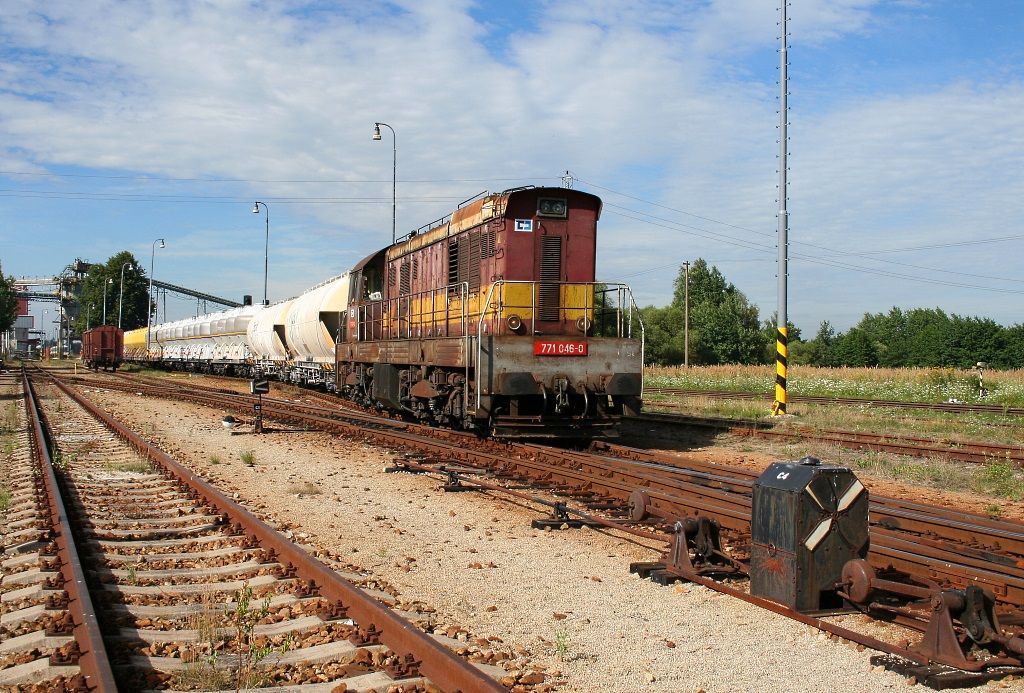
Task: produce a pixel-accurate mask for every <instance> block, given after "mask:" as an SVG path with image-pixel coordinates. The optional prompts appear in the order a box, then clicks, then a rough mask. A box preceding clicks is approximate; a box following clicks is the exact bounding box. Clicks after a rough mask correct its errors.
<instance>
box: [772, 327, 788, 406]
mask: <svg viewBox="0 0 1024 693" xmlns="http://www.w3.org/2000/svg"><path fill="white" fill-rule="evenodd" d="M788 356H789V327H788V326H787V327H779V328H778V329H777V333H776V335H775V404H774V406H772V415H773V416H782V415H784V414H785V413H786V358H787V357H788Z"/></svg>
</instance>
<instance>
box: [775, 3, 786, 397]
mask: <svg viewBox="0 0 1024 693" xmlns="http://www.w3.org/2000/svg"><path fill="white" fill-rule="evenodd" d="M787 3H788V0H782V22H781V26H782V37H781V38H782V42H781V46H780V48H779V266H778V273H779V321H778V326H777V334H776V335H775V404H774V405H773V406H772V415H773V416H783V415H785V413H786V375H787V372H786V371H787V366H788V364H787V358H788V356H789V315H788V311H787V305H786V299H787V290H788V287H787V284H786V280H787V274H788V272H789V210H788V209H787V207H786V202H787V200H786V198H787V196H788V193H789V187H788V186H789V183H788V181H787V177H786V173H787V171H786V167H787V165H788V164H787V161H786V156H787V154H788V145H789V143H788V140H787V138H788V133H787V125H788V122H787V121H788V120H789V101H788V99H787V96H788V94H787V89H788V87H789V71H788V68H789V53H788V50H787V48H788V46H787V44H788V36H787V33H788V31H789V17H788V12H787V9H788V7H787Z"/></svg>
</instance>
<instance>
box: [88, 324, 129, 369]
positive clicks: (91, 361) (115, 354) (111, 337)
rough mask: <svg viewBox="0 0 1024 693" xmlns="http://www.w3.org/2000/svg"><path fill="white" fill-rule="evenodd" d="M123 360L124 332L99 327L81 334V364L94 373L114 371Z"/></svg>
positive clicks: (114, 328)
mask: <svg viewBox="0 0 1024 693" xmlns="http://www.w3.org/2000/svg"><path fill="white" fill-rule="evenodd" d="M123 359H124V330H122V329H120V328H117V327H114V326H113V325H101V326H100V327H94V328H92V329H91V330H86V331H85V332H84V333H83V334H82V362H83V363H85V365H86V366H88V367H89V368H91V369H93V370H94V371H96V370H99V369H100V368H102V369H103V370H112V371H116V370H117V367H118V366H120V365H121V361H122V360H123Z"/></svg>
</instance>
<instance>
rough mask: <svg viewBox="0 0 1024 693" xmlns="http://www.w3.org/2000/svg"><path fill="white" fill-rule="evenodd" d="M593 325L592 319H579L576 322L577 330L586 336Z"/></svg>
mask: <svg viewBox="0 0 1024 693" xmlns="http://www.w3.org/2000/svg"><path fill="white" fill-rule="evenodd" d="M591 324H592V323H591V322H590V318H579V319H577V320H576V329H577V330H579V331H580V332H582V333H583V334H586V333H587V332H589V331H590V326H591Z"/></svg>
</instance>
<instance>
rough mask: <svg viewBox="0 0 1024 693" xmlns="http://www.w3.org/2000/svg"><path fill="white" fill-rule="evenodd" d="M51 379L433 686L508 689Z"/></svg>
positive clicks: (467, 692) (464, 689) (496, 691)
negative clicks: (415, 665) (406, 659)
mask: <svg viewBox="0 0 1024 693" xmlns="http://www.w3.org/2000/svg"><path fill="white" fill-rule="evenodd" d="M52 380H53V382H54V384H55V385H56V386H57V387H58V388H60V389H61V391H62V392H64V393H65V394H67V395H68V396H69V397H71V398H72V399H73V400H75V401H76V402H77V403H78V404H79V405H81V406H82V407H84V408H85V409H86V410H87V411H89V412H90V413H91V414H92V415H93V416H95V417H96V418H97V419H99V420H100V421H102V422H103V424H104V425H106V426H107V427H108V428H109V429H110V430H111V431H113V432H114V433H115V434H116V435H118V436H119V437H121V438H122V439H123V440H125V441H126V442H127V443H129V444H130V445H131V446H132V447H134V448H135V449H137V450H139V451H140V452H141V453H143V454H145V455H146V456H147V457H148V458H149V459H150V460H152V461H154V462H156V463H157V464H159V465H160V466H161V467H163V468H164V469H165V470H166V472H167V473H168V474H169V475H170V476H173V477H175V478H177V479H178V480H179V481H181V482H182V483H184V484H185V485H186V486H188V487H190V488H192V489H193V490H195V492H196V493H198V494H199V495H200V496H201V497H202V498H203V499H204V500H205V501H207V502H208V503H209V504H210V505H211V506H213V507H215V508H217V510H218V512H221V513H223V514H224V515H226V516H227V518H228V519H229V520H230V521H231V522H232V523H233V524H235V525H237V527H238V528H239V529H240V530H241V531H242V532H244V533H245V534H247V535H249V536H251V537H253V538H254V539H256V540H257V541H259V542H260V543H261V544H263V545H264V546H266V547H268V548H271V549H273V550H274V551H276V552H277V555H278V556H279V558H280V560H281V562H282V563H285V564H291V565H292V566H293V567H294V568H295V570H296V574H297V575H298V576H299V577H300V578H301V579H304V580H311V581H313V582H314V583H315V584H316V585H317V586H318V587H319V588H320V590H321V592H322V594H323V595H324V596H325V597H327V598H329V599H333V600H337V601H340V602H341V603H342V604H344V605H345V606H346V607H347V608H348V612H349V613H350V615H351V616H352V617H353V618H354V619H355V620H356V621H357V622H358V623H359V624H360V625H361V626H362V627H363V628H365V629H369V630H371V631H376V632H377V633H378V634H379V637H380V640H381V642H383V643H384V644H386V645H387V646H388V647H389V648H391V650H392V651H394V652H395V653H396V654H398V655H399V656H402V657H411V658H412V660H413V661H415V662H417V663H418V666H419V671H420V672H421V673H422V674H423V675H424V676H426V677H427V678H429V679H430V680H431V681H432V682H433V683H434V684H435V685H437V686H438V687H440V688H441V689H443V690H445V691H452V692H454V691H462V692H463V693H470V692H475V691H491V692H492V693H499V692H504V691H506V690H507V689H505V687H504V686H501V685H500V684H499V683H498V682H497V681H495V680H494V679H492V678H491V677H489V676H487V675H486V674H484V673H483V672H481V671H480V670H478V669H476V668H475V667H473V666H472V665H471V664H469V663H468V662H466V661H465V660H463V659H461V658H460V657H458V656H457V655H455V654H454V653H453V652H451V651H450V650H448V648H446V647H445V646H444V645H442V644H440V643H438V642H436V641H435V640H433V639H432V638H431V637H430V636H428V635H427V634H425V633H423V632H422V631H420V630H418V629H417V628H416V627H415V626H414V625H412V623H410V622H409V621H406V620H405V619H403V618H401V617H400V616H398V615H397V614H395V613H394V612H393V611H392V610H391V609H389V608H387V607H385V606H383V605H381V604H379V603H378V602H376V601H375V600H374V599H372V598H371V597H369V596H368V595H366V593H364V592H363V591H362V590H360V589H359V588H357V587H355V586H354V585H352V584H351V583H349V582H348V581H347V580H345V579H343V578H341V577H340V576H338V575H337V574H335V573H334V571H332V570H331V569H330V568H328V567H327V566H325V565H324V564H323V563H321V562H320V561H318V560H317V559H316V558H314V557H313V556H311V555H310V554H308V553H307V552H306V551H304V550H303V549H301V548H300V547H298V546H297V545H295V544H294V543H292V542H291V541H289V540H288V539H286V538H285V537H283V536H282V535H281V534H280V533H279V532H277V531H276V530H274V529H273V528H272V527H270V526H269V525H267V524H266V523H265V522H263V521H262V520H260V519H259V518H257V517H256V516H255V515H253V514H251V513H250V512H249V511H248V510H246V509H245V508H243V507H242V506H241V505H239V504H238V503H235V502H234V501H233V500H231V499H230V498H228V497H227V496H225V495H224V494H223V493H221V492H220V491H218V490H217V489H216V488H215V487H213V486H212V485H211V484H209V483H207V482H206V481H205V480H203V479H201V478H199V477H197V476H195V475H194V474H193V473H192V472H190V471H189V470H188V469H186V468H185V467H183V466H181V465H180V464H178V463H177V462H175V461H174V460H173V459H171V457H170V456H169V455H167V454H166V453H164V452H163V451H162V450H160V449H159V448H157V447H156V446H154V445H152V444H151V443H149V442H148V441H147V440H145V439H144V438H142V436H139V435H138V434H136V433H134V432H133V431H131V430H129V429H128V428H127V427H125V426H124V425H122V424H121V423H120V422H118V421H116V420H115V419H114V418H113V417H112V416H110V415H109V414H108V413H106V412H105V411H103V410H101V409H99V408H98V407H97V406H96V405H95V404H93V403H92V402H90V401H89V400H87V399H86V398H85V397H83V396H82V395H81V394H79V393H77V392H75V391H74V390H73V389H71V388H70V387H68V386H67V385H65V384H64V383H62V382H61V381H60V380H59V379H57V378H53V379H52Z"/></svg>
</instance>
